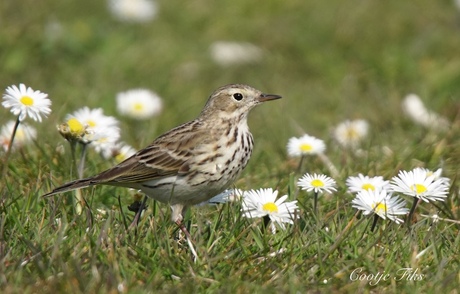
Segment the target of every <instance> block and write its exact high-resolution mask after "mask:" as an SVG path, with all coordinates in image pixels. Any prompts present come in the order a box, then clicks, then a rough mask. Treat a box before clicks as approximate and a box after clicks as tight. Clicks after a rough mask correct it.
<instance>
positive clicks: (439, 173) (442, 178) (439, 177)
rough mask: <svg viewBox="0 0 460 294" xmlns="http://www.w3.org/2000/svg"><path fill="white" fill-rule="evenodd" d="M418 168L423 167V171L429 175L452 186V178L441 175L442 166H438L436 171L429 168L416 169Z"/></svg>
mask: <svg viewBox="0 0 460 294" xmlns="http://www.w3.org/2000/svg"><path fill="white" fill-rule="evenodd" d="M417 169H421V170H422V171H423V172H425V173H426V175H427V176H431V175H433V176H434V179H435V180H442V181H443V182H444V184H446V185H447V186H450V179H449V178H446V177H442V176H441V174H442V168H438V169H437V170H436V171H432V170H429V169H427V168H423V167H416V168H415V169H414V170H417Z"/></svg>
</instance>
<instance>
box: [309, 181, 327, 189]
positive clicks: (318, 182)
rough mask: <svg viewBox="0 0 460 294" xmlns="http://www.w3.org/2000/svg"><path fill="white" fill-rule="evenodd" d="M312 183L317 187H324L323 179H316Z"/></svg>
mask: <svg viewBox="0 0 460 294" xmlns="http://www.w3.org/2000/svg"><path fill="white" fill-rule="evenodd" d="M311 185H312V186H313V187H316V188H318V187H324V183H323V181H321V180H319V179H314V180H313V181H311Z"/></svg>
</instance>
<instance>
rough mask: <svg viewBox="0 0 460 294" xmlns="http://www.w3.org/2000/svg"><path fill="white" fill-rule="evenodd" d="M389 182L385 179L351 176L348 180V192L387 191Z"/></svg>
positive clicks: (361, 175)
mask: <svg viewBox="0 0 460 294" xmlns="http://www.w3.org/2000/svg"><path fill="white" fill-rule="evenodd" d="M389 183H390V182H389V181H385V180H384V179H383V177H381V176H376V177H369V176H364V175H363V174H358V176H357V177H353V176H350V177H348V179H347V180H346V184H347V187H348V191H349V192H350V193H357V192H359V191H361V190H382V189H387V188H388V185H389Z"/></svg>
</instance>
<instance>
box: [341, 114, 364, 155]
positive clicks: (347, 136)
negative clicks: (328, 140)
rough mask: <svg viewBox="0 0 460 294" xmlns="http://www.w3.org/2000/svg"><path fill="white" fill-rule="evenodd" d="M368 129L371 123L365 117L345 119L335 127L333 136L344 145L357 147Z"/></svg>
mask: <svg viewBox="0 0 460 294" xmlns="http://www.w3.org/2000/svg"><path fill="white" fill-rule="evenodd" d="M368 131H369V124H368V123H367V121H365V120H363V119H357V120H345V121H344V122H342V123H340V124H339V125H338V126H337V127H336V128H335V129H334V131H333V136H334V139H335V140H336V141H337V142H338V143H339V144H340V145H342V147H346V148H352V149H355V148H357V147H358V145H359V143H360V142H361V141H362V140H363V139H364V138H365V137H366V136H367V133H368Z"/></svg>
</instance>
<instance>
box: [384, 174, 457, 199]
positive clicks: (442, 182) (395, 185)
mask: <svg viewBox="0 0 460 294" xmlns="http://www.w3.org/2000/svg"><path fill="white" fill-rule="evenodd" d="M449 187H450V181H449V179H448V178H443V177H440V176H437V175H436V174H434V173H432V172H427V170H426V169H422V168H415V169H413V170H411V171H404V170H402V171H399V173H398V176H396V177H393V179H392V180H391V184H390V190H391V191H392V192H398V193H402V194H404V195H408V196H412V197H416V198H419V199H421V200H423V201H425V202H429V201H437V200H439V201H444V200H445V198H446V197H447V194H448V193H449Z"/></svg>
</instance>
